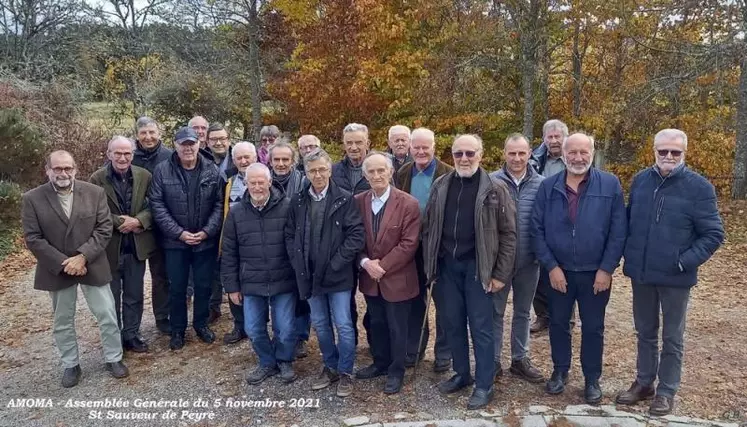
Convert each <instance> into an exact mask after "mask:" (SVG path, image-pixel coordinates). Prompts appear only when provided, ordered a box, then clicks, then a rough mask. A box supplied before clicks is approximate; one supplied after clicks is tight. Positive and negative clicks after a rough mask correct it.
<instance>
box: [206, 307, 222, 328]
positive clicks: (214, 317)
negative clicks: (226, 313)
mask: <svg viewBox="0 0 747 427" xmlns="http://www.w3.org/2000/svg"><path fill="white" fill-rule="evenodd" d="M220 316H221V313H220V309H218V310H215V309H212V308H211V309H210V315H209V316H208V324H213V323H215V322H217V321H218V319H220Z"/></svg>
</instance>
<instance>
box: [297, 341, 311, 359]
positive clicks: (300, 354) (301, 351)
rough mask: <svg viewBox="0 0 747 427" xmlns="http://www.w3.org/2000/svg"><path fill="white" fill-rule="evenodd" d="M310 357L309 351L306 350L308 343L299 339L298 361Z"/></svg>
mask: <svg viewBox="0 0 747 427" xmlns="http://www.w3.org/2000/svg"><path fill="white" fill-rule="evenodd" d="M308 355H309V349H308V348H306V341H304V340H301V339H299V340H298V344H296V359H303V358H304V357H306V356H308Z"/></svg>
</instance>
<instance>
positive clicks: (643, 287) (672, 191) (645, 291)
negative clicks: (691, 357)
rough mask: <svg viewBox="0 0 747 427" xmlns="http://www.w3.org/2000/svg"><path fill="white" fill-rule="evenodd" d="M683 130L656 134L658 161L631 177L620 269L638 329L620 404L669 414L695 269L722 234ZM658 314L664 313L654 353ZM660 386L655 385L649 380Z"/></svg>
mask: <svg viewBox="0 0 747 427" xmlns="http://www.w3.org/2000/svg"><path fill="white" fill-rule="evenodd" d="M686 151H687V135H685V133H684V132H682V131H681V130H678V129H664V130H662V131H660V132H659V133H657V134H656V136H655V137H654V156H655V157H656V165H655V166H653V167H650V168H647V169H644V170H643V171H641V172H639V173H638V174H637V175H636V176H635V177H634V178H633V184H632V186H631V188H630V202H629V204H628V238H627V242H626V244H625V266H624V268H623V272H624V273H625V275H626V276H628V277H630V279H631V281H632V283H633V320H634V322H635V329H636V332H637V333H638V360H637V370H638V372H637V376H636V379H635V381H634V382H633V384H632V385H631V387H630V389H628V390H627V391H624V392H622V393H620V394H619V395H618V396H617V399H616V401H617V403H620V404H624V405H634V404H636V403H637V402H639V401H641V400H644V399H648V398H651V397H653V401H652V403H651V406H650V407H649V412H650V413H651V415H656V416H663V415H667V414H669V413H670V412H671V411H672V409H673V407H674V395H675V393H676V392H677V390H678V389H679V385H680V375H681V373H682V354H683V341H684V333H685V318H686V314H687V304H688V301H689V300H690V288H692V287H693V286H695V284H696V283H697V280H698V267H699V266H700V265H701V264H703V263H704V262H706V261H707V260H708V259H709V258H710V257H711V255H713V253H714V252H715V251H716V249H718V247H719V246H720V245H721V243H722V242H723V240H724V229H723V225H722V223H721V218H720V217H719V214H718V208H717V206H716V192H715V191H714V188H713V185H711V183H709V182H708V181H707V180H706V179H705V178H703V177H702V176H700V175H698V174H697V173H695V172H693V171H691V170H690V169H688V168H687V167H686V166H685V153H686ZM659 313H661V314H662V317H663V325H662V342H663V348H662V350H661V352H659ZM657 378H658V380H659V384H658V385H657V387H656V388H654V382H655V381H656V380H657Z"/></svg>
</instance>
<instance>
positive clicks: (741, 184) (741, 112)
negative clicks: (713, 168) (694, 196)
mask: <svg viewBox="0 0 747 427" xmlns="http://www.w3.org/2000/svg"><path fill="white" fill-rule="evenodd" d="M733 174H734V181H733V183H732V189H731V197H732V199H734V200H745V199H747V55H745V56H742V61H741V63H740V66H739V98H738V101H737V144H736V147H735V150H734V172H733Z"/></svg>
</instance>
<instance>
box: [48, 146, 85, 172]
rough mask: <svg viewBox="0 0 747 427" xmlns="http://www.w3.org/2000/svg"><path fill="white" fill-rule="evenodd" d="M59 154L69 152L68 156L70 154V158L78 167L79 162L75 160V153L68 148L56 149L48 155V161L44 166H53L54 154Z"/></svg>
mask: <svg viewBox="0 0 747 427" xmlns="http://www.w3.org/2000/svg"><path fill="white" fill-rule="evenodd" d="M59 154H67V155H68V156H70V158H71V159H73V167H74V168H75V169H78V163H76V162H75V157H73V155H72V154H71V153H70V152H69V151H67V150H54V151H52V152H51V153H49V155H47V159H46V161H45V162H44V167H45V168H47V169H49V168H50V167H52V156H54V155H59Z"/></svg>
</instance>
